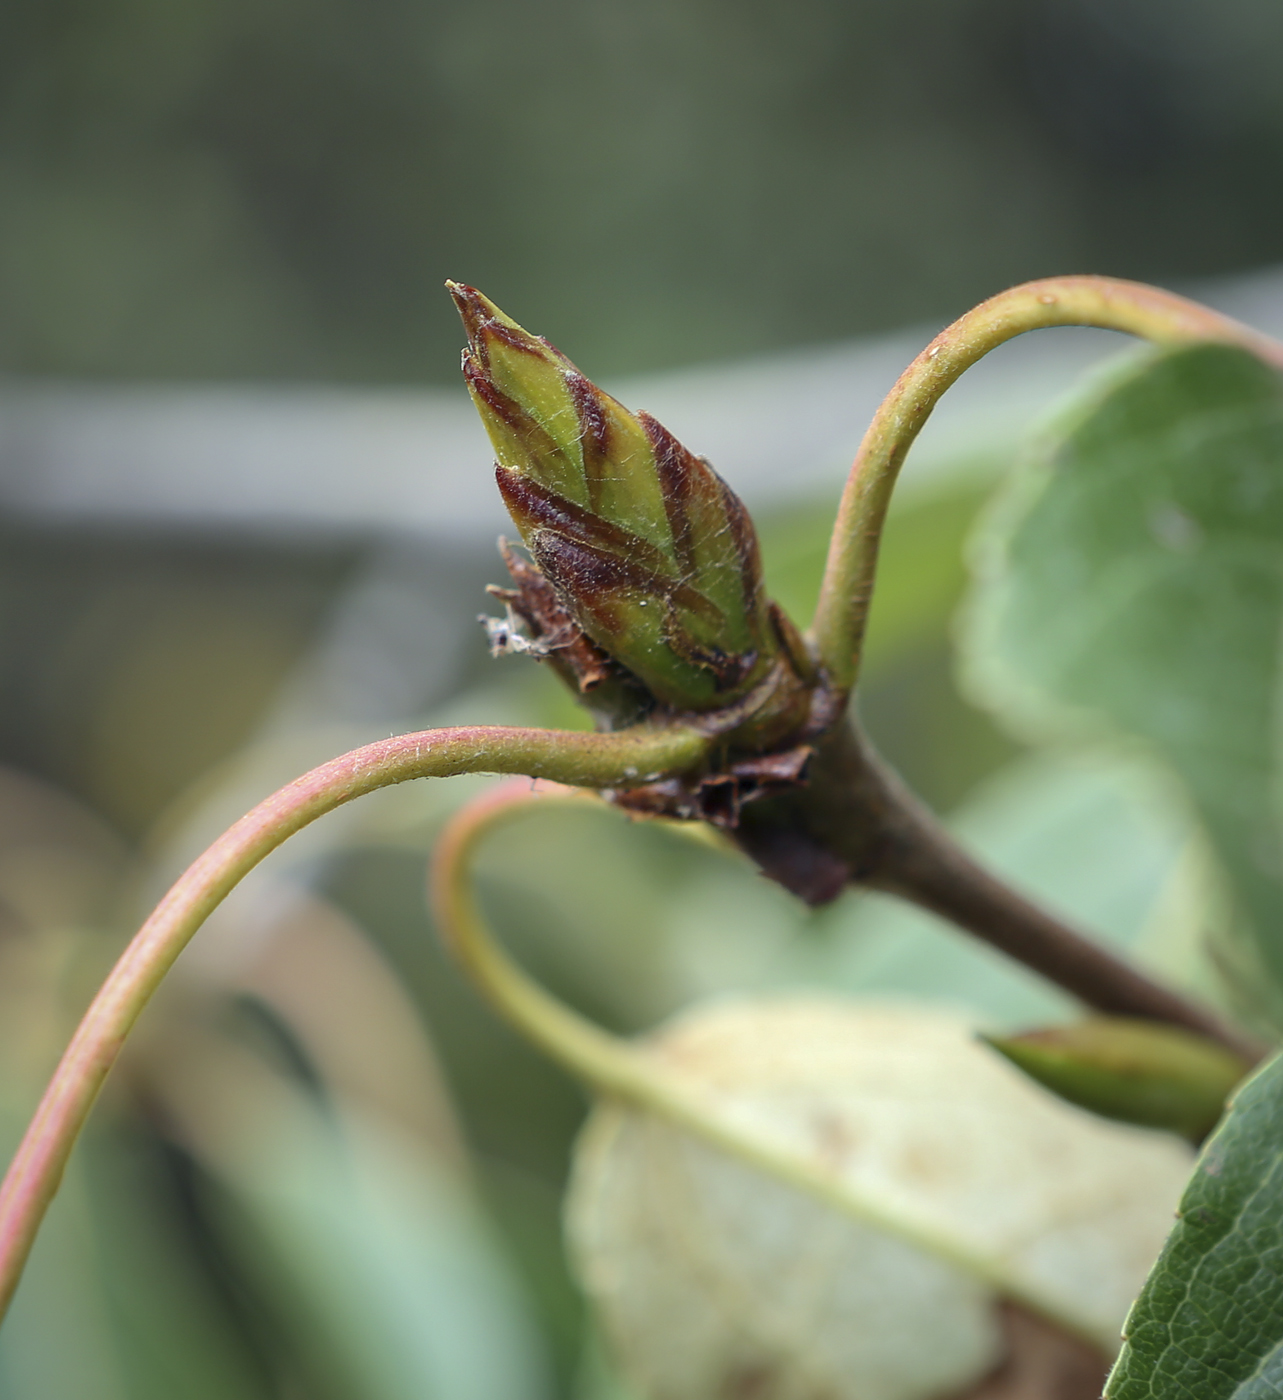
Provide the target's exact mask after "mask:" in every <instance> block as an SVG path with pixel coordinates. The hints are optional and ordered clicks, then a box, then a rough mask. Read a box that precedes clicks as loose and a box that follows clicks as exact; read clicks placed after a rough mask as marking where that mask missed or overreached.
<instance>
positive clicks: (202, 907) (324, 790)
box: [0, 726, 709, 1316]
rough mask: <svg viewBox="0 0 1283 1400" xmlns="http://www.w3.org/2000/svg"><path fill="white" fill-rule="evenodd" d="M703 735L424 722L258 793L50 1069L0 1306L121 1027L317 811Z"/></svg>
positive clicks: (638, 770)
mask: <svg viewBox="0 0 1283 1400" xmlns="http://www.w3.org/2000/svg"><path fill="white" fill-rule="evenodd" d="M708 746H709V740H708V738H707V736H706V735H704V734H703V733H702V732H700V731H699V730H696V729H690V728H685V727H679V726H673V727H671V728H662V729H661V728H651V727H648V726H638V727H637V728H635V729H629V730H622V731H620V732H618V733H615V734H582V733H574V732H566V731H558V730H547V729H514V728H498V727H495V728H491V727H483V726H472V727H467V728H459V729H429V730H425V731H424V732H422V733H418V734H403V735H400V736H398V737H396V738H392V739H384V740H381V741H380V742H379V743H376V744H367V745H366V746H365V747H364V748H360V749H354V750H353V751H352V752H351V753H348V754H344V755H343V756H342V757H341V758H336V759H332V760H331V761H330V762H329V763H324V764H322V765H321V766H320V767H319V768H314V769H313V770H312V771H311V772H310V773H306V774H304V776H303V777H301V778H298V779H296V780H295V781H294V782H292V783H290V784H289V786H288V787H284V788H281V790H280V791H279V792H276V793H274V794H273V795H272V796H271V797H269V798H267V799H266V800H265V801H263V802H260V803H259V805H258V806H257V807H255V808H254V809H253V811H251V812H249V813H248V814H247V815H246V816H244V817H242V818H241V819H240V821H238V822H237V823H236V825H235V826H233V827H231V828H230V829H229V830H228V831H226V832H224V834H223V835H222V836H221V837H219V839H218V840H217V841H216V842H215V843H214V844H213V845H212V846H211V847H210V848H209V849H208V850H207V851H206V852H205V853H204V855H202V856H201V857H200V858H199V859H198V860H196V861H195V862H194V863H193V864H192V865H191V866H190V867H189V868H188V869H187V871H186V872H185V873H184V874H183V875H182V876H181V877H180V878H179V879H178V881H177V882H176V883H175V884H174V886H173V888H172V889H170V891H169V893H168V894H167V895H166V896H165V897H164V899H162V900H161V902H160V904H159V905H157V907H156V910H155V912H154V913H153V914H152V915H151V917H150V918H149V919H148V920H147V922H146V923H145V924H144V925H143V926H142V928H141V929H140V930H139V931H138V933H137V934H136V935H135V936H134V939H133V941H132V942H131V943H130V944H129V946H128V948H126V949H125V951H124V953H123V954H122V955H121V957H120V960H119V961H118V962H117V963H116V965H115V967H114V968H113V969H112V970H111V972H110V974H109V975H108V977H107V980H106V981H105V982H104V983H103V985H102V988H101V990H100V991H99V992H98V995H97V996H96V997H95V998H94V1000H93V1002H92V1003H91V1005H90V1007H89V1010H88V1011H87V1012H86V1013H85V1015H84V1018H83V1020H82V1021H81V1023H80V1026H79V1027H78V1029H77V1031H76V1034H75V1036H74V1037H73V1039H72V1041H71V1044H70V1045H69V1046H68V1048H67V1051H66V1053H65V1054H64V1055H63V1057H62V1060H61V1062H60V1063H59V1065H58V1068H57V1070H56V1071H55V1072H54V1075H53V1078H52V1079H51V1080H50V1083H49V1087H48V1089H47V1090H46V1091H45V1094H44V1097H43V1099H41V1101H40V1106H39V1108H37V1110H36V1114H35V1117H34V1118H33V1119H32V1121H31V1126H30V1127H29V1128H28V1129H27V1132H26V1135H25V1137H24V1138H23V1140H22V1143H21V1145H20V1146H19V1148H18V1151H17V1153H16V1154H15V1156H14V1159H13V1161H12V1163H11V1164H10V1167H9V1171H8V1174H7V1175H6V1177H5V1180H4V1184H3V1186H0V1316H2V1315H3V1312H4V1310H5V1309H6V1308H7V1307H8V1304H9V1301H10V1299H11V1298H12V1297H13V1292H14V1289H15V1288H16V1287H17V1284H18V1279H19V1278H20V1276H21V1274H22V1269H23V1265H24V1264H25V1263H26V1260H27V1256H28V1254H29V1253H30V1251H31V1245H32V1243H33V1241H34V1239H35V1235H36V1231H37V1229H38V1228H39V1226H40V1221H41V1219H42V1218H43V1216H44V1213H45V1210H46V1209H47V1208H48V1205H49V1202H50V1201H51V1200H52V1199H53V1196H54V1193H55V1191H57V1189H58V1183H59V1181H60V1180H61V1178H62V1172H63V1168H64V1167H65V1165H66V1162H67V1158H68V1157H69V1156H70V1154H71V1149H72V1147H73V1145H74V1144H75V1141H76V1138H77V1136H78V1135H79V1133H80V1129H81V1128H82V1127H83V1126H84V1122H85V1119H86V1118H87V1117H88V1115H89V1110H90V1109H91V1108H92V1107H93V1104H94V1100H95V1099H96V1098H97V1097H98V1091H99V1089H100V1088H101V1087H102V1083H103V1080H104V1079H105V1078H106V1076H107V1072H108V1070H109V1069H110V1068H111V1066H112V1064H113V1063H114V1062H115V1059H116V1056H117V1055H118V1054H119V1053H120V1049H121V1046H122V1045H123V1043H124V1040H125V1036H126V1035H127V1034H128V1033H129V1030H130V1028H131V1027H132V1026H133V1024H134V1022H135V1021H136V1020H137V1019H138V1015H139V1013H140V1012H141V1011H142V1009H143V1007H144V1006H145V1005H146V1004H147V1002H148V1000H149V999H150V997H151V995H152V993H153V992H154V991H155V990H156V988H157V986H158V985H159V984H160V981H161V979H162V978H163V977H164V975H165V973H166V972H168V970H169V968H170V967H171V966H172V965H173V962H174V959H175V958H176V957H177V956H178V954H179V953H180V952H181V951H182V950H183V948H184V947H185V946H186V945H187V943H188V941H189V940H190V938H191V937H192V935H193V934H194V933H195V932H196V930H197V929H198V928H199V927H200V926H201V924H202V923H204V921H205V920H206V919H207V918H208V917H209V915H210V914H211V913H212V912H213V910H214V909H215V908H216V907H217V906H218V905H219V904H220V903H221V902H222V901H223V900H224V899H225V898H226V897H227V895H228V894H229V893H230V891H231V890H232V889H233V887H234V886H235V885H236V884H237V883H238V882H239V881H240V880H241V879H242V878H243V877H244V876H245V875H247V874H248V873H249V872H250V871H251V870H252V869H253V868H254V867H255V866H256V865H257V864H258V863H259V861H261V860H262V859H263V858H264V856H266V855H268V854H269V853H270V852H271V851H273V850H275V849H276V847H277V846H279V845H281V844H282V842H284V841H285V840H287V839H288V838H289V837H290V836H292V835H293V834H294V833H295V832H296V831H299V830H300V829H301V828H303V827H305V826H307V825H308V823H309V822H313V821H315V820H316V818H317V817H320V816H323V815H324V814H325V813H326V812H329V811H332V810H333V809H334V808H336V807H341V806H342V805H343V804H344V803H347V802H351V801H352V800H353V798H356V797H360V796H362V795H363V794H365V793H368V792H373V791H375V790H376V789H377V788H382V787H388V786H390V785H391V784H393V783H403V782H408V781H409V780H410V779H413V778H446V777H453V776H455V775H457V774H461V773H524V774H528V775H530V776H532V777H539V778H551V779H554V780H558V781H562V782H566V783H574V784H576V785H582V786H584V787H594V788H595V787H608V786H614V785H626V784H628V783H632V782H638V781H645V780H647V779H654V778H659V777H663V776H666V775H671V774H674V773H679V772H684V771H686V770H687V769H689V768H692V767H694V766H696V765H697V764H698V763H699V762H700V760H701V759H702V758H703V756H704V754H705V752H706V751H707V749H708Z"/></svg>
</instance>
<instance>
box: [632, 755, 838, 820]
mask: <svg viewBox="0 0 1283 1400" xmlns="http://www.w3.org/2000/svg"><path fill="white" fill-rule="evenodd" d="M813 753H814V750H813V749H812V748H811V746H810V745H809V744H801V745H799V746H798V747H796V748H792V749H786V750H784V751H783V752H781V753H773V754H763V755H761V756H759V757H755V758H745V759H740V760H738V761H736V762H735V763H732V764H731V765H730V766H729V767H728V768H726V769H725V770H724V771H723V772H719V773H710V774H707V775H706V776H704V777H702V778H697V779H694V780H693V781H686V780H684V779H681V778H669V779H666V780H665V781H664V782H659V783H646V784H643V785H642V786H639V787H635V788H628V789H627V790H626V791H620V792H615V793H614V794H612V800H613V801H614V802H615V803H616V804H617V805H618V806H620V807H623V808H624V809H625V811H629V812H632V813H634V814H635V815H637V816H650V817H673V818H677V819H680V820H685V821H689V820H698V821H705V822H708V823H709V824H710V825H712V826H716V827H720V828H721V829H722V830H723V831H733V830H734V829H735V828H736V827H737V826H738V825H739V819H740V810H741V808H743V806H744V804H745V803H747V802H753V801H756V800H757V799H758V798H761V797H771V796H775V795H776V794H778V793H781V792H787V791H789V790H790V789H793V788H798V787H802V786H804V785H805V783H806V766H807V764H808V763H809V762H810V760H811V755H812V754H813Z"/></svg>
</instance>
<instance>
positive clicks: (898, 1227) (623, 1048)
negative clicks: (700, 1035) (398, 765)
mask: <svg viewBox="0 0 1283 1400" xmlns="http://www.w3.org/2000/svg"><path fill="white" fill-rule="evenodd" d="M585 800H589V801H591V800H592V799H591V798H590V797H587V795H586V794H584V793H571V792H568V791H566V790H564V789H563V790H561V791H560V792H558V791H556V790H554V791H553V792H551V793H549V792H539V791H532V790H531V788H530V787H529V786H525V785H521V786H518V785H517V784H514V783H505V784H504V785H502V786H501V787H498V788H496V789H494V790H493V791H491V792H488V793H485V794H483V795H482V796H481V797H479V798H477V799H475V800H474V801H473V802H470V803H468V804H467V806H465V807H463V808H461V809H460V810H459V811H458V812H457V813H455V815H454V816H453V817H452V818H451V820H450V822H449V823H448V825H447V826H446V829H445V830H444V832H443V833H442V835H441V837H440V839H439V840H438V842H437V845H436V849H435V850H434V852H433V858H432V868H431V871H430V874H429V879H428V898H429V901H430V904H431V906H432V911H433V914H434V917H435V920H436V923H437V928H438V931H439V932H440V934H441V936H442V937H443V939H444V940H445V942H446V944H447V946H448V947H449V949H450V951H451V952H452V953H453V954H454V956H455V958H456V959H457V960H458V961H459V962H460V964H461V965H462V966H463V968H464V970H465V971H466V972H467V973H468V974H469V976H470V977H471V978H472V980H473V982H474V983H475V984H476V986H477V987H478V989H479V990H480V991H481V993H482V995H483V996H484V997H485V999H486V1001H487V1002H488V1003H489V1004H490V1005H491V1006H492V1007H493V1008H494V1009H495V1010H496V1011H497V1012H498V1013H499V1014H500V1015H501V1016H502V1017H503V1018H504V1019H505V1020H506V1021H508V1022H509V1023H510V1024H511V1025H513V1026H514V1027H515V1028H516V1029H517V1030H519V1031H520V1032H521V1033H522V1034H523V1035H524V1036H525V1037H526V1038H527V1039H528V1040H530V1041H532V1042H533V1043H534V1044H535V1045H538V1046H539V1047H540V1048H541V1049H542V1050H543V1051H544V1052H545V1053H546V1054H548V1055H549V1056H550V1057H551V1058H552V1059H554V1060H556V1061H557V1062H558V1063H559V1064H561V1065H562V1066H563V1068H565V1069H567V1070H569V1071H570V1073H571V1074H573V1075H574V1076H575V1078H577V1079H578V1080H580V1081H581V1082H582V1083H583V1084H584V1085H585V1087H587V1088H588V1089H589V1090H590V1091H591V1092H593V1093H595V1094H599V1095H604V1096H606V1097H609V1098H614V1099H618V1100H620V1101H622V1102H625V1103H629V1104H633V1105H635V1106H637V1107H639V1108H642V1109H645V1110H647V1111H649V1112H651V1113H654V1114H657V1115H658V1116H660V1117H662V1118H665V1119H667V1120H668V1121H669V1122H672V1123H676V1124H677V1125H679V1126H680V1127H682V1128H684V1129H686V1130H687V1131H688V1132H690V1133H691V1134H692V1135H694V1136H696V1137H698V1138H700V1139H702V1140H703V1141H705V1142H709V1143H712V1144H713V1145H714V1146H716V1147H718V1148H720V1149H721V1150H723V1151H724V1152H726V1153H728V1154H729V1155H731V1156H732V1157H735V1158H737V1159H738V1160H740V1161H743V1162H747V1163H748V1164H750V1165H752V1166H755V1167H758V1168H759V1169H760V1170H761V1171H763V1172H764V1173H766V1174H768V1175H770V1176H774V1177H777V1178H779V1179H780V1180H783V1181H786V1182H788V1183H789V1184H790V1185H792V1186H795V1187H797V1188H798V1189H799V1190H801V1191H805V1192H806V1193H807V1194H808V1195H811V1196H814V1197H816V1198H818V1199H820V1200H822V1201H824V1202H825V1203H826V1204H828V1205H830V1206H832V1207H833V1208H834V1209H835V1210H837V1211H840V1212H841V1213H843V1214H844V1215H848V1216H854V1217H855V1218H856V1219H858V1220H861V1221H863V1222H864V1223H865V1224H867V1225H871V1226H872V1227H874V1228H875V1229H878V1230H881V1231H883V1232H885V1233H887V1234H891V1235H894V1236H896V1237H897V1238H899V1239H902V1240H904V1241H906V1242H907V1243H910V1244H913V1245H916V1246H917V1247H918V1248H920V1249H922V1250H924V1251H925V1252H926V1253H928V1254H931V1255H933V1256H935V1257H936V1258H940V1259H946V1260H948V1261H949V1262H951V1263H953V1264H954V1265H955V1266H957V1267H958V1268H959V1269H960V1270H962V1271H964V1272H966V1273H969V1274H971V1275H972V1276H974V1277H977V1278H979V1279H981V1280H983V1281H984V1282H985V1283H987V1284H988V1285H989V1286H990V1287H992V1288H993V1290H994V1292H995V1293H998V1294H999V1295H1001V1296H1002V1297H1004V1298H1007V1299H1009V1300H1011V1301H1013V1302H1016V1303H1020V1304H1022V1305H1023V1306H1024V1307H1026V1308H1028V1309H1029V1310H1030V1311H1032V1312H1035V1313H1037V1314H1039V1315H1040V1316H1042V1317H1044V1318H1046V1319H1047V1320H1048V1321H1050V1322H1052V1323H1054V1324H1055V1325H1056V1326H1058V1327H1060V1328H1062V1329H1064V1330H1065V1331H1066V1332H1068V1333H1070V1334H1071V1335H1073V1336H1078V1337H1081V1338H1082V1339H1083V1340H1084V1341H1086V1342H1089V1343H1090V1344H1091V1345H1092V1346H1094V1347H1097V1348H1099V1349H1101V1350H1102V1351H1103V1352H1104V1353H1105V1354H1106V1355H1108V1354H1109V1353H1110V1352H1111V1351H1112V1350H1113V1349H1114V1347H1115V1345H1116V1341H1117V1339H1116V1337H1114V1336H1113V1335H1112V1334H1110V1335H1104V1334H1097V1333H1096V1332H1093V1331H1092V1330H1091V1329H1089V1328H1085V1327H1084V1326H1083V1324H1082V1322H1081V1320H1080V1319H1078V1318H1076V1317H1072V1316H1070V1315H1068V1314H1066V1313H1065V1312H1064V1310H1063V1308H1062V1307H1061V1306H1060V1304H1059V1303H1058V1301H1057V1300H1056V1299H1054V1298H1048V1297H1045V1296H1043V1295H1042V1294H1041V1293H1040V1292H1039V1291H1038V1290H1036V1289H1031V1288H1029V1287H1027V1286H1026V1285H1024V1284H1023V1283H1021V1282H1019V1281H1017V1280H1015V1279H1013V1278H1011V1277H1010V1276H1009V1274H1008V1272H1007V1270H1006V1269H1005V1268H1004V1266H1003V1261H1002V1260H1001V1258H998V1257H995V1256H991V1255H988V1254H986V1253H985V1252H984V1251H983V1250H981V1249H978V1248H976V1247H975V1246H974V1245H973V1244H971V1243H969V1242H968V1241H966V1240H964V1239H962V1238H961V1237H956V1236H952V1235H949V1234H946V1233H944V1232H942V1231H941V1230H940V1229H939V1227H938V1225H937V1224H936V1223H935V1222H934V1221H932V1220H931V1219H929V1218H925V1217H918V1216H916V1215H915V1214H914V1213H913V1211H912V1210H911V1209H909V1208H907V1207H906V1206H905V1205H904V1203H903V1202H897V1201H893V1200H890V1199H880V1198H879V1197H878V1196H877V1195H876V1194H875V1193H873V1192H869V1191H866V1190H864V1189H862V1188H859V1187H857V1186H855V1185H853V1184H851V1183H849V1182H845V1181H840V1180H838V1179H837V1178H836V1177H834V1176H833V1174H832V1173H829V1172H825V1171H824V1170H822V1169H821V1168H819V1167H817V1166H816V1165H814V1164H813V1163H811V1162H810V1161H808V1160H807V1159H806V1158H805V1157H804V1156H802V1155H800V1154H798V1153H795V1152H790V1151H789V1150H788V1149H787V1148H784V1147H777V1146H775V1145H774V1144H772V1143H771V1142H770V1141H768V1140H766V1139H764V1138H763V1137H761V1136H760V1135H758V1134H755V1133H753V1132H751V1131H749V1130H747V1129H745V1128H744V1127H742V1126H741V1125H739V1124H738V1123H736V1122H735V1121H733V1120H732V1119H731V1118H729V1117H728V1116H727V1115H725V1114H721V1113H718V1112H717V1108H716V1105H715V1103H714V1101H713V1100H711V1099H710V1098H707V1097H705V1096H704V1095H701V1093H700V1092H699V1090H698V1087H697V1086H693V1085H691V1084H690V1083H689V1082H688V1081H686V1080H684V1079H682V1078H679V1077H678V1076H676V1075H674V1074H673V1073H672V1072H671V1071H670V1070H669V1069H668V1068H667V1067H666V1066H665V1065H664V1063H663V1062H662V1060H660V1059H659V1057H658V1056H656V1055H655V1054H654V1053H653V1052H651V1051H649V1050H648V1049H647V1048H646V1046H645V1043H644V1042H642V1043H635V1042H631V1041H627V1040H623V1039H621V1038H620V1037H618V1036H615V1035H612V1034H610V1033H609V1032H608V1031H604V1030H602V1028H601V1027H600V1026H597V1025H594V1024H593V1022H591V1021H589V1020H588V1019H587V1018H586V1017H583V1016H581V1015H580V1014H579V1013H578V1012H576V1011H574V1010H572V1009H571V1008H570V1007H568V1006H566V1005H565V1004H564V1003H563V1002H560V1001H558V1000H557V999H556V998H555V997H553V996H551V995H549V993H548V992H546V991H545V990H544V989H543V988H542V987H541V986H539V985H538V983H536V982H535V981H533V979H531V978H530V977H528V976H527V975H526V973H525V972H523V971H522V970H521V968H519V967H518V966H517V965H516V964H515V963H514V962H513V961H512V959H511V958H509V957H508V955H507V954H506V953H505V952H504V951H503V950H502V948H500V947H499V945H498V944H497V943H496V942H495V940H494V938H493V936H492V934H491V932H490V930H489V928H488V926H487V924H486V922H485V919H484V918H483V917H482V915H481V911H480V910H479V908H478V907H477V901H476V896H475V894H474V892H473V883H472V878H471V876H472V862H473V857H474V856H475V854H476V851H477V848H478V847H479V846H480V844H481V842H482V841H483V840H484V838H485V837H486V836H488V835H489V834H490V833H491V832H493V831H494V830H495V829H496V828H498V827H500V826H502V825H503V824H505V823H507V822H509V821H512V820H514V819H515V818H517V817H520V816H521V815H523V814H524V813H525V812H528V811H529V810H530V808H531V806H532V804H535V805H539V806H546V805H547V804H548V803H550V802H558V801H562V802H574V803H576V804H578V803H582V802H584V801H585Z"/></svg>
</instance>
